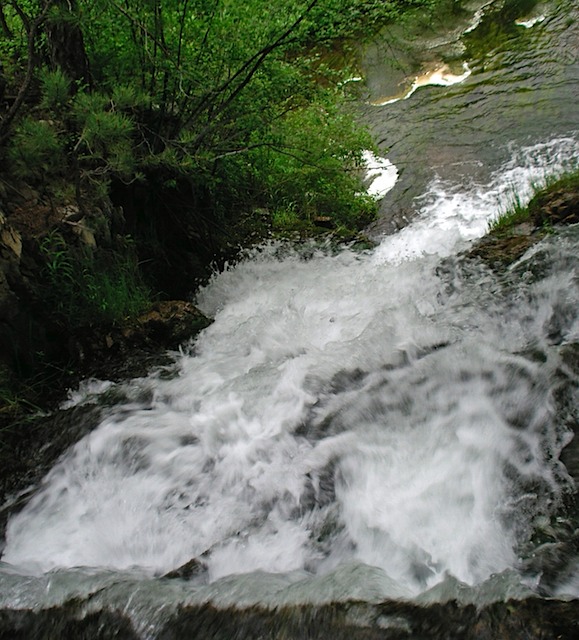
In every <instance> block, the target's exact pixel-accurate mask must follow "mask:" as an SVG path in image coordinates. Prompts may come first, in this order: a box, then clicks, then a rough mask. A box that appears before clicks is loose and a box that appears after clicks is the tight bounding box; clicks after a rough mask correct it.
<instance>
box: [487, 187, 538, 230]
mask: <svg viewBox="0 0 579 640" xmlns="http://www.w3.org/2000/svg"><path fill="white" fill-rule="evenodd" d="M529 218H530V213H529V208H528V207H527V206H526V205H524V204H523V203H522V201H521V197H520V196H519V194H518V193H517V192H516V191H514V190H513V193H512V194H511V202H510V204H509V205H508V207H507V208H506V209H505V210H504V211H502V212H501V213H500V214H499V215H498V216H497V217H496V218H494V219H493V220H491V221H490V223H489V226H488V229H489V231H490V232H492V233H496V234H499V235H500V234H502V233H505V232H509V231H510V230H511V229H512V228H513V227H515V226H516V225H518V224H522V223H523V222H527V221H528V220H529Z"/></svg>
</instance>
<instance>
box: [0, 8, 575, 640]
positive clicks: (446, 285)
mask: <svg viewBox="0 0 579 640" xmlns="http://www.w3.org/2000/svg"><path fill="white" fill-rule="evenodd" d="M475 4H476V3H473V6H474V5H475ZM482 4H483V3H478V5H482ZM496 4H498V3H496ZM491 5H493V3H490V5H489V7H487V8H486V11H487V14H489V13H490V11H491V9H492V6H491ZM533 12H534V13H532V14H531V15H527V16H517V18H520V20H519V22H520V23H521V24H516V21H515V20H511V21H510V22H508V23H507V24H506V26H504V33H503V32H500V33H499V36H500V37H499V36H497V37H496V38H495V40H496V42H495V45H494V46H492V47H491V45H490V44H489V42H490V41H489V42H487V41H485V40H484V39H483V38H482V36H481V35H480V34H481V32H484V29H485V28H486V27H485V24H487V23H486V22H485V18H484V17H483V18H482V19H481V21H480V23H479V24H478V27H476V28H474V23H473V19H472V16H471V18H470V20H466V19H465V21H464V24H462V23H460V22H457V25H456V29H455V31H454V32H453V33H452V34H449V33H447V34H446V36H445V37H443V36H442V35H441V33H439V32H436V34H435V35H432V36H429V37H430V40H428V42H429V43H431V44H432V43H434V44H432V46H430V45H429V47H426V44H424V43H423V47H422V50H424V51H425V50H428V51H429V52H430V53H429V54H428V59H423V60H420V61H417V60H416V55H415V53H414V52H412V51H410V52H409V51H408V50H406V52H405V54H404V55H405V56H406V58H404V57H403V55H402V53H401V52H402V51H403V47H402V44H401V43H402V42H403V41H402V40H401V39H400V38H399V39H398V40H397V42H398V45H397V46H398V47H399V50H396V51H394V50H393V49H392V47H393V46H394V45H393V44H392V42H394V40H393V41H391V42H390V43H389V46H388V47H386V46H385V45H384V46H383V45H376V46H375V47H373V48H370V49H369V51H368V54H367V59H366V64H367V68H366V78H367V84H366V86H367V96H366V102H365V105H364V106H362V107H361V111H362V117H363V119H364V120H365V121H366V122H368V123H369V124H370V126H371V128H372V130H373V131H374V133H375V136H376V138H377V140H379V141H380V144H381V145H385V146H384V154H385V155H387V156H388V158H389V159H390V161H391V162H392V163H393V164H394V165H395V166H396V167H397V170H398V173H399V178H398V181H397V182H396V184H395V185H394V187H393V188H392V189H391V191H389V192H388V194H387V195H386V196H385V197H384V200H383V202H382V222H381V223H379V224H378V225H376V227H375V228H374V229H373V230H372V233H373V234H374V235H375V236H376V237H381V240H380V243H379V245H378V246H377V248H375V249H373V250H371V251H367V252H356V251H353V250H349V249H344V250H343V251H340V252H338V253H336V252H330V251H323V250H322V249H320V248H314V247H309V248H308V247H306V248H303V250H299V251H298V250H293V249H289V248H288V247H284V246H269V247H265V248H262V249H260V250H259V251H256V252H255V253H254V254H253V255H252V256H249V257H248V258H247V259H246V260H244V261H242V262H241V263H240V264H238V265H237V266H235V267H233V268H230V269H228V270H226V271H225V272H223V273H221V274H218V275H216V276H215V277H214V278H213V280H212V281H211V282H210V284H209V285H208V286H207V287H205V288H204V289H203V290H202V291H201V292H200V293H199V296H198V300H197V303H198V305H199V306H200V308H201V309H202V310H203V311H204V312H205V313H207V314H208V315H210V316H213V317H214V318H215V322H214V323H213V324H212V325H211V326H210V327H209V328H207V329H205V330H204V331H203V332H202V334H201V335H200V336H199V337H198V339H197V341H196V342H195V344H192V345H185V346H184V348H183V351H182V353H176V354H175V363H174V365H173V366H172V367H167V368H165V369H163V370H159V371H154V372H152V373H151V374H150V376H148V377H147V378H142V379H138V380H134V381H131V382H127V383H124V384H117V385H113V384H107V383H102V382H101V383H97V382H92V383H91V382H88V383H86V384H85V385H83V386H82V388H81V389H80V390H78V391H77V392H75V394H73V397H72V400H71V401H74V402H89V403H91V402H92V403H95V406H96V405H100V407H101V409H100V410H101V411H102V422H101V425H100V426H99V427H98V428H97V429H96V430H94V431H93V432H92V433H90V434H89V435H88V436H86V437H85V438H84V439H83V440H82V441H80V442H79V443H78V444H77V445H76V446H75V447H74V448H72V449H71V450H70V451H68V452H67V453H66V454H65V455H64V457H63V458H62V459H61V461H60V462H59V464H58V465H57V466H56V467H55V468H54V469H53V470H52V471H51V472H50V474H49V475H48V476H47V477H46V478H45V480H44V481H43V483H42V486H41V487H40V489H39V490H38V491H37V492H36V494H35V495H34V496H33V498H32V499H31V500H30V501H29V503H28V504H27V506H26V507H25V508H24V509H23V510H22V511H21V512H20V513H18V514H15V515H14V516H13V517H12V518H11V519H10V521H9V523H8V526H7V530H6V544H5V547H4V550H3V556H2V563H1V564H0V607H1V608H4V609H6V610H9V609H11V610H15V611H16V610H21V609H25V608H30V609H35V610H39V609H43V608H48V607H51V606H55V605H59V604H61V603H62V602H65V601H67V600H70V599H73V598H76V599H77V602H81V603H82V602H84V603H85V605H83V606H85V607H86V611H91V610H98V609H99V608H107V607H108V608H110V609H112V610H121V611H123V612H124V613H125V614H126V615H127V616H128V617H129V618H130V619H131V621H132V624H133V625H134V627H135V628H136V629H137V630H138V633H139V635H140V636H141V637H155V629H156V628H157V627H158V625H161V623H162V620H163V616H165V615H168V614H167V612H169V611H173V610H174V609H175V608H176V607H177V606H178V605H198V604H203V603H206V602H211V603H213V604H215V605H217V606H222V607H226V606H250V605H266V606H280V605H289V604H309V605H311V604H320V605H321V604H322V603H330V602H337V601H346V600H358V601H364V602H367V603H378V602H381V601H383V600H386V599H399V600H401V601H411V602H413V603H415V604H428V603H432V602H446V601H449V600H454V599H456V600H458V601H459V602H461V603H462V604H468V603H475V604H477V605H478V606H482V605H484V604H488V603H491V602H495V601H503V600H506V599H508V598H513V597H514V598H521V599H522V598H525V597H528V596H530V595H539V596H541V597H551V598H556V599H561V600H568V599H572V598H579V557H577V555H576V554H575V556H574V555H573V554H569V553H566V554H562V555H561V556H560V557H559V556H557V557H558V560H557V561H556V562H552V563H551V564H549V562H548V558H552V557H553V556H552V553H551V552H552V551H553V547H557V545H559V547H557V548H560V547H561V545H565V544H568V545H569V546H570V548H571V547H572V546H573V544H572V540H573V539H574V538H572V535H571V534H568V535H567V538H565V537H564V536H562V534H560V533H558V532H557V527H558V526H559V528H560V529H561V530H562V529H565V527H566V529H565V530H566V531H572V530H573V527H575V528H577V527H578V526H579V521H578V520H577V514H576V513H575V514H573V513H571V512H570V510H569V509H566V508H565V505H567V504H569V503H573V500H571V499H570V496H572V495H573V492H574V480H573V478H572V477H571V476H570V474H569V469H567V468H566V467H565V465H564V464H563V463H562V462H561V461H560V455H561V452H562V450H563V449H564V447H565V446H566V445H568V444H569V442H570V441H571V439H572V435H573V434H572V427H573V421H575V422H576V420H577V382H578V372H577V367H576V359H577V355H576V350H577V345H578V344H579V323H578V321H577V308H578V306H577V305H578V302H579V288H578V286H577V272H576V267H577V263H576V256H577V248H578V244H579V230H578V229H577V228H576V226H575V227H570V228H568V229H567V230H565V231H564V232H561V233H560V234H559V235H556V236H548V237H547V238H546V239H545V240H543V241H542V242H541V243H540V244H538V245H536V247H535V248H533V249H531V250H530V251H529V252H528V254H527V255H525V256H524V257H523V258H522V259H521V260H519V261H518V262H517V263H516V264H514V265H513V266H512V267H511V268H509V269H508V270H507V271H506V272H505V273H502V274H497V273H494V272H493V271H491V270H490V269H489V268H488V267H486V266H485V265H483V264H480V263H478V262H477V261H475V260H469V259H467V258H466V257H464V255H463V254H462V253H461V252H462V251H463V250H465V249H467V248H468V246H469V244H470V243H471V242H472V241H473V240H474V239H476V238H478V237H480V236H482V235H483V234H484V233H485V230H486V228H487V225H488V222H489V220H490V219H492V217H493V216H496V215H497V213H498V212H499V211H500V210H501V208H504V207H505V206H506V205H507V203H508V201H509V198H510V197H512V194H513V193H514V192H515V191H516V193H518V194H520V196H521V198H522V199H523V200H525V199H526V198H528V197H529V195H530V190H531V185H532V184H533V183H537V182H540V181H541V180H543V179H544V178H545V176H546V175H548V174H551V173H557V172H562V171H563V170H565V169H568V168H570V167H574V166H575V167H576V166H577V163H578V160H579V122H578V120H577V109H576V97H577V95H579V64H578V60H577V51H578V47H577V45H578V42H579V40H578V29H579V9H578V8H577V6H576V4H575V2H571V1H569V2H566V1H565V0H563V1H562V2H545V3H542V4H540V5H537V6H536V7H535V8H534V10H533ZM486 20H487V21H488V20H489V18H488V15H487V18H486ZM469 25H471V27H473V28H472V29H471V30H470V32H469V33H468V34H467V35H463V36H462V38H461V37H460V36H459V34H460V33H464V31H465V30H466V31H468V30H469ZM477 34H478V35H477ZM397 37H399V36H398V35H397ZM435 41H436V42H435ZM425 42H426V41H425ZM434 45H436V46H434ZM414 46H415V47H416V50H419V49H420V46H419V44H416V43H415V45H414ZM485 47H486V48H485ZM388 51H390V54H388ZM573 52H574V53H573ZM394 54H395V55H394ZM392 56H394V58H393V57H392ZM392 60H395V61H396V62H395V63H394V62H392ZM379 61H381V62H379ZM419 62H420V63H421V64H423V65H424V66H423V67H422V71H421V70H420V68H418V70H416V69H415V68H414V67H416V65H418V63H419ZM442 64H446V65H448V66H447V67H445V68H444V69H443V70H442V71H441V67H440V65H442ZM412 65H414V67H412ZM466 70H468V73H467V72H466ZM421 73H422V74H423V77H430V78H431V79H432V78H434V79H435V80H437V81H438V83H439V84H438V85H427V86H418V85H416V86H415V87H414V89H413V87H412V82H413V81H414V82H416V81H415V77H417V76H420V74H421ZM432 73H435V74H438V75H434V76H432V75H430V76H428V74H432ZM389 74H390V75H389ZM424 74H426V76H424ZM454 80H456V83H454V84H453V82H454ZM400 82H403V84H399V83H400ZM404 82H405V83H406V84H404ZM418 84H420V83H418ZM410 94H411V95H410ZM386 146H387V147H388V150H387V151H386ZM407 222H409V224H407V225H406V223H407ZM404 225H406V226H404ZM397 226H399V227H402V226H404V228H402V229H401V230H400V231H398V232H397V233H394V234H390V235H385V236H383V237H382V236H381V235H380V234H382V233H383V232H384V231H392V230H393V229H394V228H395V227H397ZM573 354H575V355H573ZM573 358H575V360H573ZM575 504H576V503H575ZM574 518H575V519H574ZM545 545H547V547H546V546H545ZM549 545H551V546H550V547H549ZM547 551H548V552H549V553H551V555H550V556H549V555H548V553H547ZM186 563H189V565H188V567H187V568H186V569H184V570H183V571H182V572H181V574H180V575H181V577H179V574H177V577H174V578H172V579H171V578H167V577H162V576H165V575H166V574H170V572H172V571H174V570H176V569H177V568H178V567H180V566H182V565H185V564H186ZM546 567H548V569H549V570H547V569H546ZM173 575H175V574H173ZM183 576H186V577H183Z"/></svg>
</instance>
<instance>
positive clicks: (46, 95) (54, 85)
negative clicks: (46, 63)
mask: <svg viewBox="0 0 579 640" xmlns="http://www.w3.org/2000/svg"><path fill="white" fill-rule="evenodd" d="M40 81H41V87H42V98H41V99H40V107H41V108H42V109H53V110H54V111H59V110H60V109H62V108H63V107H64V106H65V105H66V103H67V102H68V99H69V97H70V80H69V79H68V78H67V77H66V76H65V75H64V73H63V72H62V71H61V70H60V69H56V70H55V71H47V70H45V71H43V73H41V76H40Z"/></svg>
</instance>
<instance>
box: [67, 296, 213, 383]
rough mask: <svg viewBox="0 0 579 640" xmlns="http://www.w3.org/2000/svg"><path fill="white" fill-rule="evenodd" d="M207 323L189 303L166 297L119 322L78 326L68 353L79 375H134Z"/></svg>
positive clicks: (118, 378) (69, 343)
mask: <svg viewBox="0 0 579 640" xmlns="http://www.w3.org/2000/svg"><path fill="white" fill-rule="evenodd" d="M210 324H211V320H210V319H209V318H207V317H206V316H205V315H203V314H202V313H201V311H199V309H197V307H195V306H194V305H193V304H191V303H190V302H186V301H184V300H166V301H163V302H157V303H155V304H153V305H152V306H151V308H150V309H149V310H148V311H146V312H145V313H143V314H141V315H140V316H139V317H138V318H135V319H131V320H127V321H126V322H125V323H123V324H121V325H114V326H97V327H94V328H93V327H86V328H84V329H83V328H81V329H79V330H78V331H76V332H75V334H74V335H72V336H71V337H70V339H69V342H68V347H69V353H70V357H71V358H72V360H73V361H74V362H75V363H77V365H78V366H79V368H80V369H81V371H83V373H84V375H83V376H82V377H91V376H92V377H100V378H104V379H106V380H121V379H123V378H135V377H139V376H144V375H146V374H147V372H148V370H149V369H150V368H151V367H153V366H155V365H156V364H160V363H161V362H162V361H163V358H164V355H165V352H166V350H168V349H177V348H178V347H179V346H180V345H181V344H183V343H184V342H186V341H188V340H191V339H192V338H194V337H195V336H196V335H197V334H198V333H199V331H201V330H202V329H204V328H205V327H207V326H209V325H210Z"/></svg>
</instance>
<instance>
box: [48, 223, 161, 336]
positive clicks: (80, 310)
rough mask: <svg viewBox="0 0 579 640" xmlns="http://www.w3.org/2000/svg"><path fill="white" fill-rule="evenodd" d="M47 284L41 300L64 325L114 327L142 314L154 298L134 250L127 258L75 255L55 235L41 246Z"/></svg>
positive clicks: (119, 256) (127, 254)
mask: <svg viewBox="0 0 579 640" xmlns="http://www.w3.org/2000/svg"><path fill="white" fill-rule="evenodd" d="M40 248H41V252H42V254H43V255H44V257H45V261H46V262H45V264H46V276H47V278H46V280H47V282H46V284H45V286H44V289H43V291H42V297H43V299H44V300H45V302H46V303H47V304H50V305H51V307H52V308H53V309H54V312H55V315H56V316H57V317H58V318H60V321H61V322H62V323H63V324H66V325H70V326H78V325H91V324H99V323H102V322H105V323H114V322H119V321H121V320H124V319H126V318H131V317H135V316H137V315H139V314H140V313H141V312H143V311H144V310H145V309H146V308H147V307H148V306H149V305H150V304H151V300H152V295H151V292H150V290H149V289H148V287H147V286H146V285H145V284H144V282H143V281H142V279H141V276H140V273H139V269H138V263H137V260H136V258H135V256H134V253H133V251H132V250H131V248H130V245H129V246H128V247H127V251H125V252H124V253H120V252H115V253H108V252H103V253H100V254H97V255H96V256H94V255H92V254H91V253H87V252H75V251H74V250H73V249H72V248H71V247H70V246H69V245H68V244H67V242H66V241H65V239H64V238H63V237H62V235H61V234H59V233H58V232H54V233H51V234H49V235H48V236H46V238H45V239H44V240H43V241H42V243H41V246H40Z"/></svg>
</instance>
